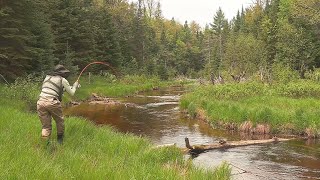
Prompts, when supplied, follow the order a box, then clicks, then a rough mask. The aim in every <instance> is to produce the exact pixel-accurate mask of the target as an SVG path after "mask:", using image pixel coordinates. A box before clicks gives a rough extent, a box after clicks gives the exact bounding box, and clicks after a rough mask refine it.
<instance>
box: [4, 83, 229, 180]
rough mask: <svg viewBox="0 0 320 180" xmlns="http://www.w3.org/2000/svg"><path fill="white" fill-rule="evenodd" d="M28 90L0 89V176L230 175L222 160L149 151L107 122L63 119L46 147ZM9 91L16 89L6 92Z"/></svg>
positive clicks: (171, 151)
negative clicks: (212, 162)
mask: <svg viewBox="0 0 320 180" xmlns="http://www.w3.org/2000/svg"><path fill="white" fill-rule="evenodd" d="M18 86H19V88H18ZM22 87H25V92H23V91H24V88H22ZM33 88H35V89H37V88H38V84H34V83H26V84H25V85H23V86H20V85H16V86H12V87H10V88H4V87H0V90H1V95H2V97H4V98H2V99H1V100H0V103H1V104H2V105H1V108H0V114H1V116H0V137H1V138H0V153H1V156H0V179H72V178H75V179H229V177H230V170H229V167H228V166H227V165H226V164H223V165H222V166H221V167H220V168H219V169H216V170H213V169H212V170H210V171H207V170H203V169H197V168H195V167H194V166H193V165H192V163H191V162H189V161H185V160H184V158H183V155H182V154H181V152H180V150H179V149H177V148H163V149H153V148H152V146H153V145H152V144H151V143H150V142H149V141H148V140H146V139H143V138H140V137H135V136H133V135H130V134H121V133H118V132H116V131H114V130H113V129H111V128H110V127H107V126H104V127H97V126H95V125H93V124H91V123H90V122H88V121H85V120H84V119H79V118H66V120H65V124H66V131H65V136H66V138H65V142H64V144H63V145H62V146H61V145H58V144H57V143H56V134H55V133H56V132H55V129H53V134H52V139H51V143H50V144H49V145H47V144H46V142H43V141H42V140H41V138H40V131H41V126H40V122H39V119H38V117H37V115H36V113H33V112H26V111H25V109H26V107H28V103H26V102H29V103H32V102H33V100H34V99H35V98H36V96H37V95H38V93H39V92H35V91H36V90H35V89H33ZM91 88H96V87H93V86H92V87H91ZM10 89H11V90H16V91H17V92H11V94H10V91H9V90H10ZM89 89H90V87H88V91H89ZM102 90H103V89H102ZM8 93H9V94H8ZM34 96H35V97H34ZM34 103H35V102H34ZM53 127H54V128H55V126H53Z"/></svg>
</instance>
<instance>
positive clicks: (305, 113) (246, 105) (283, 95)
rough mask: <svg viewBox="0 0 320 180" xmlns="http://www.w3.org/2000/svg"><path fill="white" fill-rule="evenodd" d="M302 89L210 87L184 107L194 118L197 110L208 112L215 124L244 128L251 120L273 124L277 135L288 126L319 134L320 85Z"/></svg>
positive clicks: (187, 98) (183, 101)
mask: <svg viewBox="0 0 320 180" xmlns="http://www.w3.org/2000/svg"><path fill="white" fill-rule="evenodd" d="M301 86H302V85H301V84H300V85H299V86H297V85H296V86H295V85H289V87H286V86H285V85H283V86H277V87H270V86H265V85H261V84H256V83H252V84H251V83H249V84H227V85H222V86H206V87H200V88H198V89H197V90H195V91H193V92H191V93H188V94H186V95H184V96H183V98H182V99H181V102H180V106H181V107H182V108H183V109H187V110H188V112H189V113H190V114H191V115H192V116H195V113H196V112H197V109H204V110H205V112H206V115H207V116H208V118H209V121H211V122H213V123H217V122H218V121H220V122H221V121H223V122H229V123H236V124H238V125H240V124H241V123H243V122H245V121H248V120H250V121H252V122H253V123H254V124H258V123H267V124H270V125H271V127H272V130H273V131H274V132H279V131H282V129H281V128H283V126H285V125H288V124H289V125H292V126H293V127H292V128H293V129H292V130H293V131H294V133H299V132H303V131H304V130H305V129H306V128H312V129H315V130H318V131H319V129H320V99H319V97H318V94H319V93H320V92H318V91H320V88H319V87H318V86H319V85H312V86H314V87H315V88H313V89H311V90H307V88H305V87H301ZM293 87H297V88H298V90H297V89H294V88H293ZM307 87H310V85H307ZM279 89H282V90H281V91H280V90H279ZM285 89H287V90H288V91H286V90H285ZM299 89H304V91H303V92H300V91H299ZM315 89H318V91H317V90H315Z"/></svg>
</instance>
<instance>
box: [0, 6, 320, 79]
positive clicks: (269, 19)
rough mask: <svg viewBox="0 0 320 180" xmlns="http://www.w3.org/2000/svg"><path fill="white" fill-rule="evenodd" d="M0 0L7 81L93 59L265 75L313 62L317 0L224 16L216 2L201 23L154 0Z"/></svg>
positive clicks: (319, 42)
mask: <svg viewBox="0 0 320 180" xmlns="http://www.w3.org/2000/svg"><path fill="white" fill-rule="evenodd" d="M0 8H1V9H0V74H1V75H3V76H4V77H5V78H6V79H8V80H10V81H12V80H14V79H16V78H17V77H21V76H25V75H26V74H31V73H36V74H38V75H41V74H44V73H47V72H48V71H49V70H50V69H51V68H52V67H53V66H54V65H55V64H57V63H62V64H64V65H66V66H67V67H68V68H69V69H71V70H72V71H74V72H75V71H77V70H78V69H81V68H83V67H84V66H85V65H86V64H87V63H89V62H91V61H93V60H98V61H105V62H108V63H109V64H112V66H114V67H116V68H117V69H118V70H121V72H122V73H123V74H150V75H159V77H161V78H162V79H167V78H168V77H174V76H176V75H186V76H192V77H197V76H202V77H204V76H205V77H210V75H211V76H218V75H220V74H221V73H225V74H228V75H232V76H233V77H241V76H252V75H256V74H259V76H261V77H264V78H265V79H268V78H270V76H271V75H272V72H273V71H274V70H275V69H277V68H278V69H279V67H280V69H281V68H283V67H285V68H289V69H290V70H293V71H295V72H296V73H297V75H299V76H300V77H301V78H304V77H305V73H306V72H308V71H310V70H311V71H312V70H313V69H314V68H319V67H320V13H319V12H320V1H319V0H307V1H306V0H256V1H255V2H254V3H253V4H252V5H251V6H250V7H249V8H246V9H242V10H240V11H239V12H238V13H237V15H236V17H234V18H233V19H232V20H230V21H228V20H227V19H226V18H225V16H224V13H223V11H222V10H221V9H219V10H218V11H217V12H212V22H211V23H210V24H208V25H207V26H206V27H205V28H201V27H200V26H199V25H198V24H197V22H187V21H186V22H185V23H184V24H180V23H179V22H177V21H175V20H174V19H165V18H164V17H163V15H162V12H161V4H160V2H159V1H157V0H139V1H138V2H136V3H129V2H128V1H127V0H0ZM99 68H101V67H99ZM101 69H103V67H102V68H101ZM101 69H97V68H96V69H94V70H95V71H96V72H99V70H101Z"/></svg>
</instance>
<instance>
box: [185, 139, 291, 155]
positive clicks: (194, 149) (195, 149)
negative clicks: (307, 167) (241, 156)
mask: <svg viewBox="0 0 320 180" xmlns="http://www.w3.org/2000/svg"><path fill="white" fill-rule="evenodd" d="M289 140H291V139H284V138H277V137H274V138H272V139H265V140H245V141H229V142H228V141H225V140H220V141H219V142H218V143H216V144H209V145H193V146H191V145H190V142H189V139H188V138H187V137H186V138H185V143H186V147H187V148H184V149H183V151H184V152H189V153H191V154H200V153H203V152H205V151H208V150H214V149H226V148H234V147H240V146H249V145H258V144H266V143H277V142H284V141H289Z"/></svg>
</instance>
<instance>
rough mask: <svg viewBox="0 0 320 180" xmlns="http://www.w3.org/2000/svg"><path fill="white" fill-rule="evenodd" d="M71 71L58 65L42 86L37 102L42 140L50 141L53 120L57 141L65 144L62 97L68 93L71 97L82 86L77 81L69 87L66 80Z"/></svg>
mask: <svg viewBox="0 0 320 180" xmlns="http://www.w3.org/2000/svg"><path fill="white" fill-rule="evenodd" d="M69 74H70V71H69V70H68V69H66V68H65V67H64V66H63V65H57V66H56V67H55V68H54V71H53V73H52V74H50V75H47V76H46V78H45V79H44V81H43V84H42V90H41V93H40V96H39V100H38V102H37V111H38V115H39V118H40V120H41V124H42V132H41V135H42V138H44V139H49V137H50V135H51V130H52V124H51V118H52V117H53V119H54V120H55V122H56V126H57V135H58V137H57V140H58V143H59V144H62V143H63V135H64V119H63V114H62V106H61V101H62V95H63V91H64V90H65V91H67V92H68V93H69V94H70V95H71V96H73V95H74V93H75V92H76V89H77V88H78V87H79V86H80V84H79V82H78V81H76V82H75V83H74V84H73V86H70V85H69V82H68V81H67V80H66V78H67V77H68V76H69Z"/></svg>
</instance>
